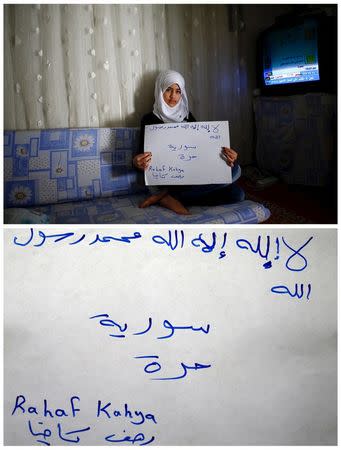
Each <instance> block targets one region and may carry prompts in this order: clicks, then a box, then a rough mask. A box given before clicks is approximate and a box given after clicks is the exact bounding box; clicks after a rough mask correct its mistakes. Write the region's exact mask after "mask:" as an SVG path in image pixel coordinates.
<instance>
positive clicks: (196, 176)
mask: <svg viewBox="0 0 341 450" xmlns="http://www.w3.org/2000/svg"><path fill="white" fill-rule="evenodd" d="M222 147H230V137H229V126H228V122H226V121H225V122H224V121H223V122H188V123H165V124H160V125H147V126H146V128H145V138H144V151H150V152H152V161H151V164H150V166H149V168H148V169H147V170H146V172H145V183H146V185H173V184H179V185H186V184H187V185H193V184H226V183H231V182H232V175H231V168H230V167H229V166H228V165H227V164H226V161H225V159H224V158H223V157H222Z"/></svg>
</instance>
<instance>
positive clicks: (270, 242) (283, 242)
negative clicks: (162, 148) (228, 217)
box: [13, 166, 313, 272]
mask: <svg viewBox="0 0 341 450" xmlns="http://www.w3.org/2000/svg"><path fill="white" fill-rule="evenodd" d="M160 170H168V171H169V174H168V175H169V176H170V177H171V178H173V177H175V178H181V177H182V176H183V175H182V173H183V170H182V171H181V170H180V169H178V168H177V167H174V166H169V167H168V168H166V167H165V166H163V168H162V169H160ZM160 176H163V175H162V174H160ZM166 233H167V234H168V236H167V234H166ZM186 237H187V235H186V234H185V231H184V230H181V229H180V230H177V229H176V230H167V232H161V233H159V234H155V235H153V236H152V238H151V239H152V242H153V243H154V244H158V245H164V246H165V247H168V248H169V249H171V250H173V251H174V250H175V249H183V248H184V247H185V244H190V245H192V246H193V247H195V248H199V249H200V250H201V251H202V253H212V252H213V251H214V250H217V252H218V259H219V260H222V259H223V258H225V257H226V255H227V248H226V242H227V233H226V232H225V233H216V232H211V233H203V232H199V233H198V234H197V235H196V236H195V237H194V238H192V239H190V240H187V239H186ZM142 238H143V236H142V233H140V232H139V231H135V232H134V233H132V234H131V235H130V236H111V235H100V234H99V233H97V234H96V236H95V238H93V236H91V234H89V235H86V234H84V233H82V234H81V235H77V234H76V233H75V232H66V233H58V234H47V233H45V232H44V231H42V230H35V229H33V228H30V231H29V236H28V237H27V238H26V240H23V241H21V240H20V239H19V238H18V237H17V236H14V237H13V244H14V245H16V246H19V247H27V246H29V245H31V246H33V247H36V248H42V247H44V246H45V245H46V244H47V242H50V243H53V244H59V243H61V242H67V245H70V246H75V245H77V244H81V243H83V244H84V243H85V244H86V245H89V246H90V245H91V246H92V245H95V244H103V243H105V244H108V243H110V242H113V243H123V244H132V243H133V242H137V241H138V240H139V239H142ZM312 239H313V236H311V237H309V239H307V240H306V241H305V242H303V244H301V245H293V244H292V243H289V241H288V238H286V237H285V236H276V237H274V238H273V239H271V238H270V236H269V235H266V236H264V235H258V236H257V238H256V239H249V238H248V239H246V238H243V237H241V238H239V239H236V241H235V242H234V243H230V245H233V244H235V245H236V247H237V248H239V249H241V250H244V251H245V250H247V251H251V252H252V253H254V254H256V255H258V256H259V257H260V258H261V259H262V260H265V262H263V267H264V269H271V268H272V267H273V262H275V261H279V260H280V259H283V256H284V255H281V250H286V251H289V256H286V259H284V260H283V264H285V268H286V269H287V270H289V271H294V272H300V271H303V270H305V269H306V267H307V266H308V259H307V257H306V256H305V255H304V254H303V250H305V249H306V247H307V246H308V244H309V243H310V242H311V240H312ZM219 242H222V245H221V246H220V245H219ZM219 246H220V249H219ZM270 256H271V257H270ZM284 261H285V262H284Z"/></svg>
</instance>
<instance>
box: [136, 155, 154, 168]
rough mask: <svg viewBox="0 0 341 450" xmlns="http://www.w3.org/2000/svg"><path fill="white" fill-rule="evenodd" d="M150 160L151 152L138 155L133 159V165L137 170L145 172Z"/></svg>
mask: <svg viewBox="0 0 341 450" xmlns="http://www.w3.org/2000/svg"><path fill="white" fill-rule="evenodd" d="M151 160H152V153H151V152H145V153H139V154H138V155H136V156H135V157H134V159H133V164H134V166H135V167H136V168H137V169H139V170H147V169H148V167H149V164H150V161H151Z"/></svg>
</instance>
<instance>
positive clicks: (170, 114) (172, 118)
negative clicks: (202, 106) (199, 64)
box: [153, 70, 189, 122]
mask: <svg viewBox="0 0 341 450" xmlns="http://www.w3.org/2000/svg"><path fill="white" fill-rule="evenodd" d="M174 83H176V84H177V85H178V86H179V88H180V90H181V98H180V100H179V101H178V103H177V104H176V105H175V106H173V107H170V106H168V105H167V103H166V102H165V101H164V99H163V93H164V92H165V90H166V89H167V88H168V87H169V86H171V85H172V84H174ZM154 95H155V102H154V108H153V113H154V114H155V115H156V116H157V117H158V118H159V119H160V120H162V121H163V122H183V121H184V120H185V119H186V118H187V117H188V114H189V109H188V99H187V94H186V90H185V80H184V78H183V76H182V75H181V74H180V73H179V72H175V71H174V70H166V71H164V72H161V73H160V74H159V75H158V77H157V78H156V81H155V91H154Z"/></svg>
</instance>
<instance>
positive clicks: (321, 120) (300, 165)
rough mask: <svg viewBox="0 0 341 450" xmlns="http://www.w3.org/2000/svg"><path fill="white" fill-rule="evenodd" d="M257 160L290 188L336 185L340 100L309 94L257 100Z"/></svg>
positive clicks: (318, 94) (261, 168)
mask: <svg viewBox="0 0 341 450" xmlns="http://www.w3.org/2000/svg"><path fill="white" fill-rule="evenodd" d="M254 114H255V125H256V159H257V163H258V166H259V169H260V170H261V171H264V172H265V173H267V174H271V175H273V176H275V177H278V178H280V179H281V180H283V181H285V182H286V183H289V184H301V185H307V186H328V185H331V184H334V183H335V184H336V167H337V164H336V154H337V143H336V129H337V119H336V96H335V95H332V94H325V93H309V94H304V95H293V96H288V97H283V96H281V97H265V96H259V97H255V98H254Z"/></svg>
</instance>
